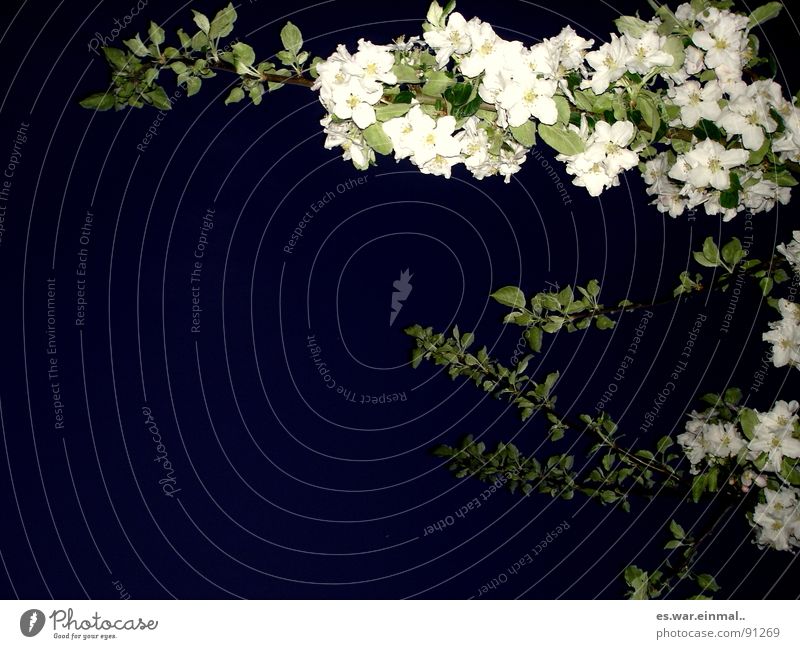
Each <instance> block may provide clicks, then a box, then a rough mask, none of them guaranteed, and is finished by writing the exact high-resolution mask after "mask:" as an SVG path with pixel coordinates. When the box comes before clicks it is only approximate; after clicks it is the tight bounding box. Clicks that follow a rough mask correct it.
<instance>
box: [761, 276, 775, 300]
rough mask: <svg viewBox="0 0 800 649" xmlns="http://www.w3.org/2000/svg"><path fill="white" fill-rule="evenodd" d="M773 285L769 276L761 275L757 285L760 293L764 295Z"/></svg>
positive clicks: (768, 292) (767, 293)
mask: <svg viewBox="0 0 800 649" xmlns="http://www.w3.org/2000/svg"><path fill="white" fill-rule="evenodd" d="M773 285H774V282H773V281H772V278H771V277H762V278H761V279H760V280H759V282H758V286H759V287H760V288H761V294H762V295H764V296H767V295H769V294H770V291H772V287H773Z"/></svg>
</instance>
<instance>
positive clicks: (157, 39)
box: [147, 21, 166, 45]
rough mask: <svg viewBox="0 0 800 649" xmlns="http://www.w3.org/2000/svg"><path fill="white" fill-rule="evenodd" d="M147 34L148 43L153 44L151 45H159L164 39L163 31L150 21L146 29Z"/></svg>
mask: <svg viewBox="0 0 800 649" xmlns="http://www.w3.org/2000/svg"><path fill="white" fill-rule="evenodd" d="M147 33H148V34H149V36H150V42H151V43H153V45H161V44H162V43H163V42H164V39H165V38H166V34H165V33H164V30H163V29H161V27H159V26H158V25H157V24H156V23H154V22H152V21H151V22H150V27H149V28H148V30H147Z"/></svg>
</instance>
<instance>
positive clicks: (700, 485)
mask: <svg viewBox="0 0 800 649" xmlns="http://www.w3.org/2000/svg"><path fill="white" fill-rule="evenodd" d="M707 481H708V477H707V476H706V474H705V473H701V474H699V475H696V476H695V477H694V480H693V481H692V500H693V501H694V502H699V501H700V497H701V496H702V495H703V492H704V491H705V490H706V482H707Z"/></svg>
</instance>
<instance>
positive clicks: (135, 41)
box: [122, 34, 150, 56]
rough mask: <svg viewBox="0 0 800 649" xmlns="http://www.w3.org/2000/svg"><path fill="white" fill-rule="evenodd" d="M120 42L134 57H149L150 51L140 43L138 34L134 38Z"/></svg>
mask: <svg viewBox="0 0 800 649" xmlns="http://www.w3.org/2000/svg"><path fill="white" fill-rule="evenodd" d="M122 42H123V43H125V45H126V46H127V47H128V49H129V50H130V51H131V52H133V53H134V54H135V55H136V56H150V50H148V49H147V46H146V45H145V44H144V43H143V42H142V39H141V37H140V36H139V34H136V36H135V37H134V38H129V39H128V40H127V41H122Z"/></svg>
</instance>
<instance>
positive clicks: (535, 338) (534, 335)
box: [525, 327, 543, 353]
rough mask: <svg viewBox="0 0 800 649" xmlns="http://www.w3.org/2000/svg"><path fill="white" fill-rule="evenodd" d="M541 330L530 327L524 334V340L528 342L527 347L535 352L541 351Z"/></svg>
mask: <svg viewBox="0 0 800 649" xmlns="http://www.w3.org/2000/svg"><path fill="white" fill-rule="evenodd" d="M542 337H543V334H542V330H541V329H540V328H539V327H530V328H529V329H528V330H527V331H526V332H525V340H527V341H528V347H530V348H531V349H532V350H533V351H535V352H537V353H538V352H541V351H542Z"/></svg>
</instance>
